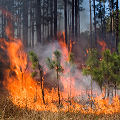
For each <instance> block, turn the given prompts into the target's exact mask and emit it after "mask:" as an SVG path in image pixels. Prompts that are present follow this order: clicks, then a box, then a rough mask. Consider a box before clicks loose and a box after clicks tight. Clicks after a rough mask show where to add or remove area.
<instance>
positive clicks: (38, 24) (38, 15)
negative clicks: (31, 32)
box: [36, 0, 41, 43]
mask: <svg viewBox="0 0 120 120" xmlns="http://www.w3.org/2000/svg"><path fill="white" fill-rule="evenodd" d="M36 24H37V26H36V28H37V42H39V43H41V0H37V11H36Z"/></svg>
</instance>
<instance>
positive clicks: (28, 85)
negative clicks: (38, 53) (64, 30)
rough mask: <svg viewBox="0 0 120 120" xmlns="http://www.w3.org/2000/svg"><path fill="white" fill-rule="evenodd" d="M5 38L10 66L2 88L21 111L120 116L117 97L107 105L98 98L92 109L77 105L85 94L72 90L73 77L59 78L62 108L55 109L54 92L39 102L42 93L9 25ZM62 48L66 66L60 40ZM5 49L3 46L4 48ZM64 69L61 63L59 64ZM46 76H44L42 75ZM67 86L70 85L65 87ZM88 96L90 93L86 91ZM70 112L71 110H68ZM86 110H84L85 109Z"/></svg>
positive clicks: (64, 50) (73, 87)
mask: <svg viewBox="0 0 120 120" xmlns="http://www.w3.org/2000/svg"><path fill="white" fill-rule="evenodd" d="M6 35H7V36H8V38H9V40H10V41H9V42H8V41H6V40H5V39H3V38H2V39H0V41H2V45H1V48H2V49H4V50H6V51H7V54H8V56H9V62H10V69H7V70H6V72H5V80H4V83H3V84H4V86H5V87H6V89H7V90H8V91H9V94H10V99H11V101H12V102H13V103H14V104H15V105H17V106H19V107H20V108H25V107H26V108H29V109H33V110H39V111H53V112H57V111H58V110H61V111H65V112H66V111H68V110H69V111H71V112H78V111H80V112H82V113H85V114H87V113H94V114H102V113H103V114H113V113H117V112H119V113H120V102H119V99H118V97H114V98H113V103H112V104H109V100H108V99H101V96H99V97H96V98H94V99H93V101H94V105H93V109H92V108H91V107H89V106H87V105H82V104H80V103H79V102H77V101H80V99H79V96H81V95H85V94H86V91H85V90H76V89H75V78H74V76H72V75H69V77H65V76H62V78H61V81H62V83H63V84H64V91H62V92H61V93H60V94H61V97H62V98H61V102H62V105H63V107H62V108H61V109H58V107H57V103H56V102H57V101H58V97H57V90H55V89H52V90H48V89H47V88H45V89H44V92H45V102H46V104H43V102H42V91H41V88H40V86H39V84H38V83H37V82H36V81H35V80H34V79H33V78H32V77H31V75H30V71H29V68H28V67H29V62H28V60H27V54H26V52H25V51H24V47H23V44H22V42H21V40H20V39H16V38H14V37H13V36H12V32H11V24H10V23H9V24H8V26H7V27H6ZM59 43H60V45H61V46H62V54H63V56H64V59H65V60H66V61H67V62H68V55H69V52H68V49H67V45H66V44H65V42H64V34H63V42H62V39H61V40H60V41H59ZM3 44H4V45H5V46H4V45H3ZM71 50H72V44H71V43H70V52H71ZM62 65H64V63H62ZM67 73H70V68H68V69H67V68H66V69H65V70H64V74H67ZM45 74H46V72H45ZM70 81H71V96H70V97H71V102H72V105H71V106H70V104H69V102H68V94H69V95H70V93H69V92H70V85H69V83H70ZM68 82H69V83H68ZM87 93H88V94H90V93H91V91H90V90H89V91H87ZM93 94H96V96H98V95H97V92H95V91H93ZM77 96H78V100H75V97H77ZM69 108H70V109H69ZM86 108H87V109H86Z"/></svg>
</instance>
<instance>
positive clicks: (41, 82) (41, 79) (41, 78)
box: [38, 65, 45, 104]
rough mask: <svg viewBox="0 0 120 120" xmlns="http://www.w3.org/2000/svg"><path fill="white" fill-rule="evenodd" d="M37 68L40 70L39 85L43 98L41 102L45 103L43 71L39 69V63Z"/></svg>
mask: <svg viewBox="0 0 120 120" xmlns="http://www.w3.org/2000/svg"><path fill="white" fill-rule="evenodd" d="M38 68H39V71H40V85H41V91H42V100H43V103H44V104H45V99H44V82H43V71H42V70H41V68H40V65H39V67H38Z"/></svg>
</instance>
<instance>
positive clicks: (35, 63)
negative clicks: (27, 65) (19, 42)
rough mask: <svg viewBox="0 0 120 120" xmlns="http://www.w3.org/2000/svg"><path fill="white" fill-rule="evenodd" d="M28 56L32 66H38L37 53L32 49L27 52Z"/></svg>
mask: <svg viewBox="0 0 120 120" xmlns="http://www.w3.org/2000/svg"><path fill="white" fill-rule="evenodd" d="M29 58H30V61H31V62H32V68H33V69H35V68H36V67H38V64H39V60H38V57H37V55H36V54H35V53H34V52H33V51H30V52H29Z"/></svg>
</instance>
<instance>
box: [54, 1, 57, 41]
mask: <svg viewBox="0 0 120 120" xmlns="http://www.w3.org/2000/svg"><path fill="white" fill-rule="evenodd" d="M54 36H55V39H57V0H54Z"/></svg>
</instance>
